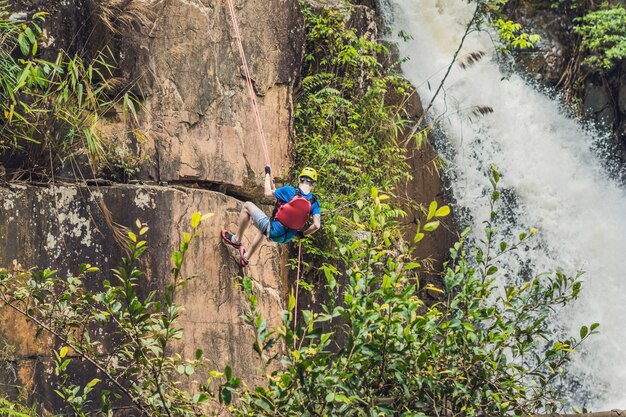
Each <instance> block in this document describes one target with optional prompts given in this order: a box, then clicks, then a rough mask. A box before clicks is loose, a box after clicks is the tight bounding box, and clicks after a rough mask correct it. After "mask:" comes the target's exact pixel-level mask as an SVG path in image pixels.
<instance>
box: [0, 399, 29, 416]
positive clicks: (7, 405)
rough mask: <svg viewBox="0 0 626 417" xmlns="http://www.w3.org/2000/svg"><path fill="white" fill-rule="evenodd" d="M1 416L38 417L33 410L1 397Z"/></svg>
mask: <svg viewBox="0 0 626 417" xmlns="http://www.w3.org/2000/svg"><path fill="white" fill-rule="evenodd" d="M0 416H2V417H36V416H37V415H36V413H35V411H34V410H33V409H32V408H27V407H24V406H22V405H20V404H17V403H15V402H13V401H9V400H7V399H6V398H2V397H0Z"/></svg>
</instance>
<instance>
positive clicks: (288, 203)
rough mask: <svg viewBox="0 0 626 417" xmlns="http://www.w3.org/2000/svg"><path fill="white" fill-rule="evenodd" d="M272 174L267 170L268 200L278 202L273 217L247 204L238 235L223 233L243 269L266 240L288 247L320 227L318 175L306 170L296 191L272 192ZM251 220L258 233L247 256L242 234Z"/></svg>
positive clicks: (223, 230) (310, 169)
mask: <svg viewBox="0 0 626 417" xmlns="http://www.w3.org/2000/svg"><path fill="white" fill-rule="evenodd" d="M271 172H272V171H271V168H270V167H269V166H266V167H265V181H264V188H265V196H266V197H274V198H276V200H277V201H276V206H275V208H274V213H273V214H272V217H271V218H270V217H269V216H267V215H266V214H265V213H264V212H263V211H262V210H261V209H260V208H258V207H257V206H256V205H255V204H254V203H252V202H251V201H247V202H246V203H245V204H244V205H243V208H242V209H241V214H240V215H239V227H238V229H237V234H232V233H230V232H229V231H227V230H225V229H222V239H223V240H224V242H225V243H227V244H228V245H231V246H232V247H234V248H235V249H239V254H240V256H241V261H240V262H241V266H244V267H245V266H247V265H248V263H249V262H250V258H251V257H252V255H254V253H255V252H256V250H257V249H258V248H259V246H260V245H261V241H262V240H263V237H264V236H266V237H267V239H268V240H271V241H273V242H278V243H287V242H289V241H290V240H291V239H293V238H294V237H298V238H300V239H302V238H304V237H305V236H309V235H311V234H313V233H315V232H317V231H318V230H319V228H320V225H321V223H320V217H321V209H320V204H319V201H317V198H316V197H315V196H314V195H313V189H314V188H315V182H316V181H317V172H316V171H315V170H314V169H313V168H308V167H307V168H304V169H303V170H302V172H300V176H299V182H298V187H297V188H295V187H292V186H291V185H286V186H284V187H280V188H276V189H274V190H272V181H271V178H270V174H271ZM310 216H312V217H313V222H312V223H311V225H310V226H309V227H308V228H306V229H304V226H305V225H306V222H307V221H308V220H309V217H310ZM250 219H252V223H254V225H255V226H256V228H257V229H258V232H257V234H256V236H255V237H254V240H253V241H252V244H251V245H250V251H249V252H247V251H246V250H245V249H244V247H243V245H242V244H241V243H242V241H243V234H244V232H245V231H246V228H247V227H248V225H249V224H250Z"/></svg>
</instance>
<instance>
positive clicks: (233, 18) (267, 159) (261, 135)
mask: <svg viewBox="0 0 626 417" xmlns="http://www.w3.org/2000/svg"><path fill="white" fill-rule="evenodd" d="M227 3H228V11H229V13H230V19H231V21H232V23H233V29H234V31H235V39H236V40H237V47H238V48H239V56H240V57H241V63H242V65H243V72H244V74H245V76H246V84H247V86H248V95H249V96H250V101H251V102H252V111H253V113H254V117H255V119H256V127H257V130H258V132H259V139H260V142H261V148H262V149H263V154H264V155H265V165H270V154H269V151H268V149H267V141H266V140H265V133H264V132H263V125H262V124H261V114H260V113H259V105H258V104H257V101H256V93H255V92H254V86H253V85H252V78H250V70H249V69H248V61H247V60H246V54H245V52H244V50H243V43H242V41H241V34H240V32H239V23H237V16H236V15H235V6H234V5H233V0H227Z"/></svg>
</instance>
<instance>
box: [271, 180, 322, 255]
mask: <svg viewBox="0 0 626 417" xmlns="http://www.w3.org/2000/svg"><path fill="white" fill-rule="evenodd" d="M300 195H301V196H302V197H304V198H306V199H307V200H309V201H311V200H312V199H313V193H309V194H305V193H304V192H303V191H302V190H300ZM274 196H275V197H276V199H277V200H278V201H280V202H281V203H286V202H288V201H289V200H291V199H292V198H294V197H295V196H296V189H295V188H294V187H292V186H291V185H285V186H284V187H280V188H277V189H276V190H274ZM309 214H310V215H311V216H312V215H314V214H322V209H321V208H320V203H319V201H317V199H315V201H313V202H312V203H311V212H310V213H309ZM297 232H298V231H297V230H294V229H288V228H286V227H285V226H283V225H282V224H280V222H279V221H278V220H273V221H272V225H271V229H270V236H269V238H270V240H273V241H274V242H280V243H286V242H289V241H290V240H291V239H293V238H294V236H295V235H296V233H297Z"/></svg>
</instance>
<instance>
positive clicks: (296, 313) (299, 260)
mask: <svg viewBox="0 0 626 417" xmlns="http://www.w3.org/2000/svg"><path fill="white" fill-rule="evenodd" d="M301 263H302V239H300V240H299V242H298V274H297V275H296V305H295V306H294V309H293V348H294V350H295V349H296V340H297V339H296V328H297V325H298V291H299V290H300V264H301Z"/></svg>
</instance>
